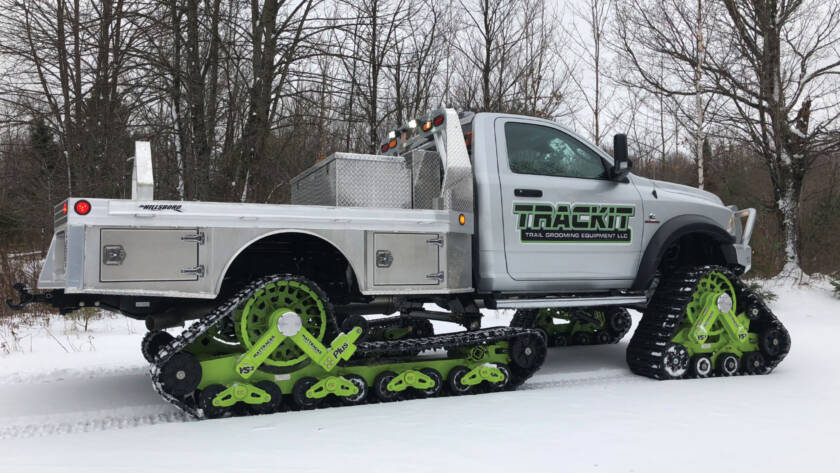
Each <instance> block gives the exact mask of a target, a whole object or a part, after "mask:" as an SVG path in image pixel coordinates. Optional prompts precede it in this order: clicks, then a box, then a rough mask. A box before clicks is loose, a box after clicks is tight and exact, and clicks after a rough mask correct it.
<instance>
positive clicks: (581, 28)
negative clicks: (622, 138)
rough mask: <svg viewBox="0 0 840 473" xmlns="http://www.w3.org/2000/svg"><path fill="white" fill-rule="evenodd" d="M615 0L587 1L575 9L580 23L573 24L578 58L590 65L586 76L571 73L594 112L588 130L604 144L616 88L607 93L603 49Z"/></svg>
mask: <svg viewBox="0 0 840 473" xmlns="http://www.w3.org/2000/svg"><path fill="white" fill-rule="evenodd" d="M612 3H613V2H612V0H587V1H586V2H585V4H582V5H580V6H578V7H577V8H576V9H575V10H574V14H575V16H576V17H577V18H578V19H579V20H580V22H575V23H573V24H572V25H573V26H572V29H573V31H574V34H573V38H574V39H575V43H576V46H577V50H578V53H579V57H580V58H582V61H583V63H584V64H585V66H586V68H587V71H586V72H587V73H588V74H591V77H588V74H586V75H582V76H579V75H572V78H573V80H574V81H575V84H577V86H578V88H579V89H580V91H581V92H582V96H583V100H584V103H585V104H586V108H587V109H588V110H589V112H590V114H591V115H592V124H591V128H590V129H589V133H590V135H591V136H592V141H594V142H595V144H596V145H598V146H600V145H601V139H602V138H603V137H604V136H606V134H607V131H606V129H605V126H604V125H605V124H604V123H602V120H601V118H602V115H603V113H604V109H605V108H606V103H607V102H609V101H610V99H611V98H612V95H613V93H614V91H615V89H609V92H607V93H605V91H604V87H603V81H604V80H605V73H604V69H605V67H604V64H603V62H604V48H605V46H606V38H605V36H606V33H607V27H608V23H609V21H610V18H611V17H612Z"/></svg>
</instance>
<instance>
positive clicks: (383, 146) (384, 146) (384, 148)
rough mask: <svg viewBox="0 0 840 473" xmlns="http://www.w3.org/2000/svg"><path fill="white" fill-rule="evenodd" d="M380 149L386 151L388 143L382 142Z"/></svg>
mask: <svg viewBox="0 0 840 473" xmlns="http://www.w3.org/2000/svg"><path fill="white" fill-rule="evenodd" d="M380 149H381V150H382V152H383V153H384V152H385V151H388V143H385V144H383V145H382V148H380Z"/></svg>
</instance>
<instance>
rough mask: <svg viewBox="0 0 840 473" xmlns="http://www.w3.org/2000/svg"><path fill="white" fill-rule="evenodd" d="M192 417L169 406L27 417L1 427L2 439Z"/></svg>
mask: <svg viewBox="0 0 840 473" xmlns="http://www.w3.org/2000/svg"><path fill="white" fill-rule="evenodd" d="M138 411H140V412H138ZM142 411H147V412H145V413H144V412H142ZM190 420H191V419H189V418H188V417H187V416H186V415H185V414H184V413H182V412H179V411H176V410H173V409H172V408H171V407H170V406H168V405H162V406H141V407H140V408H138V407H128V408H122V409H113V410H108V411H95V412H78V413H71V414H63V415H56V416H43V417H40V416H36V417H25V418H23V419H21V421H20V422H18V423H13V424H12V425H4V426H2V427H0V440H5V439H13V438H29V437H43V436H48V435H66V434H78V433H85V432H97V431H102V430H116V429H127V428H134V427H141V426H144V425H155V424H166V423H172V422H186V421H190Z"/></svg>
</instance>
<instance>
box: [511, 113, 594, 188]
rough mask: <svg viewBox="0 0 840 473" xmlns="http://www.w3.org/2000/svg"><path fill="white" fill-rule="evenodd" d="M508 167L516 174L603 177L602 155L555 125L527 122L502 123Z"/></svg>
mask: <svg viewBox="0 0 840 473" xmlns="http://www.w3.org/2000/svg"><path fill="white" fill-rule="evenodd" d="M505 141H507V155H508V163H509V165H510V170H511V171H513V172H515V173H517V174H536V175H539V176H557V177H577V178H584V179H605V178H606V177H607V170H606V168H605V167H604V162H603V161H602V160H601V157H600V156H598V155H597V154H596V153H595V152H594V151H592V150H591V149H589V148H588V147H587V146H586V145H584V144H583V143H581V142H580V141H578V140H576V139H574V138H572V137H571V136H569V135H567V134H565V133H563V132H561V131H560V130H557V129H555V128H551V127H547V126H540V125H534V124H530V123H517V122H508V123H505Z"/></svg>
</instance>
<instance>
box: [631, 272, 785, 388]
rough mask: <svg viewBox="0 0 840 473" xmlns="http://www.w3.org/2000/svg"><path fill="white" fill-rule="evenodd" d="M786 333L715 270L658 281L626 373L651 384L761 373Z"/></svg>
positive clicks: (731, 278) (732, 277)
mask: <svg viewBox="0 0 840 473" xmlns="http://www.w3.org/2000/svg"><path fill="white" fill-rule="evenodd" d="M789 350H790V334H789V333H788V331H787V329H785V327H784V326H783V325H782V323H781V322H779V320H778V319H777V318H776V316H775V315H773V313H772V312H771V311H770V309H769V308H768V307H767V305H766V304H765V303H764V302H763V301H762V300H761V298H760V297H759V296H758V295H757V294H755V293H754V292H753V291H751V290H750V289H749V288H748V287H747V286H746V285H745V284H744V283H743V282H742V281H741V280H740V279H739V278H738V277H737V275H736V274H735V273H733V272H732V271H730V270H729V269H727V268H723V267H720V266H702V267H696V268H687V269H683V270H680V271H676V272H675V273H674V274H672V275H670V276H669V277H667V278H665V279H664V280H663V282H662V283H660V285H659V287H658V288H657V290H656V293H655V294H654V296H653V298H652V299H651V301H650V303H649V304H648V307H647V309H646V310H645V313H644V316H643V317H642V320H641V321H640V322H639V326H638V328H636V331H635V332H634V333H633V337H632V338H631V339H630V344H629V346H628V348H627V363H628V364H629V365H630V369H631V370H632V371H633V372H634V373H636V374H640V375H643V376H648V377H650V378H656V379H677V378H685V377H696V378H706V377H709V376H733V375H738V374H766V373H769V372H770V371H772V370H773V368H775V367H776V366H777V365H778V364H779V363H781V361H782V360H783V359H784V358H785V356H786V355H787V353H788V351H789Z"/></svg>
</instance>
